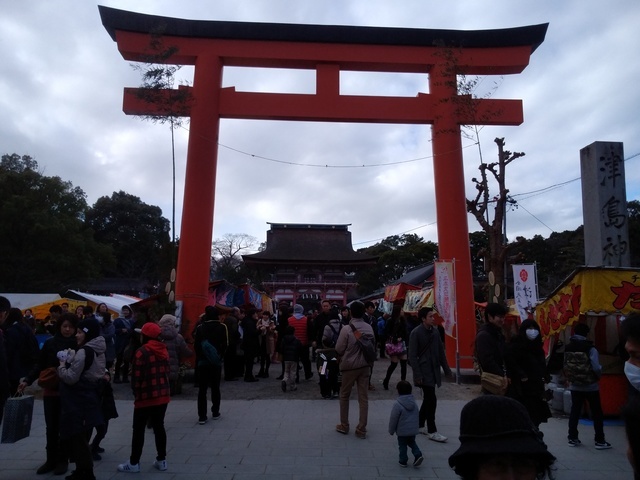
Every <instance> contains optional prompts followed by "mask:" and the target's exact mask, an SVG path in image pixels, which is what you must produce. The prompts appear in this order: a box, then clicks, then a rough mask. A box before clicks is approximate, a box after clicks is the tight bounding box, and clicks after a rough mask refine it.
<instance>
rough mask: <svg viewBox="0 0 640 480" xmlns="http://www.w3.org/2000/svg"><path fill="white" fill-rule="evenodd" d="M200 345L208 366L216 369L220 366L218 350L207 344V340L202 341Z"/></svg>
mask: <svg viewBox="0 0 640 480" xmlns="http://www.w3.org/2000/svg"><path fill="white" fill-rule="evenodd" d="M200 345H201V346H202V353H203V355H204V358H205V360H206V361H207V362H208V363H209V364H210V365H215V366H216V367H219V366H220V365H222V359H221V358H220V354H219V353H218V350H217V349H216V347H214V346H213V345H212V344H211V343H210V342H209V340H203V341H202V343H201V344H200Z"/></svg>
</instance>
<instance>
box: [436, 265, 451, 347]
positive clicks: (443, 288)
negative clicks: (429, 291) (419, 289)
mask: <svg viewBox="0 0 640 480" xmlns="http://www.w3.org/2000/svg"><path fill="white" fill-rule="evenodd" d="M434 266H435V285H434V290H435V305H436V310H438V313H439V314H440V316H441V317H442V319H443V320H444V324H443V327H444V331H445V333H446V334H447V335H449V336H450V337H452V336H453V327H454V325H455V324H456V309H455V305H456V290H455V285H454V283H455V282H454V275H453V262H444V261H440V262H435V263H434Z"/></svg>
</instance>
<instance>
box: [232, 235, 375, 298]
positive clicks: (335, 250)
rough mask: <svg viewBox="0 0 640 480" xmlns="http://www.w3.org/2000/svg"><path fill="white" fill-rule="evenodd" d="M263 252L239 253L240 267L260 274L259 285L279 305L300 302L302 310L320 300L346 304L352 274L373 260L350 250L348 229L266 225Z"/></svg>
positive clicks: (371, 263)
mask: <svg viewBox="0 0 640 480" xmlns="http://www.w3.org/2000/svg"><path fill="white" fill-rule="evenodd" d="M269 225H271V229H270V230H268V231H267V248H266V249H265V250H264V251H262V252H258V253H254V254H251V255H243V256H242V258H243V260H244V262H245V264H246V265H247V266H248V267H250V268H254V269H258V270H260V271H262V272H263V273H265V274H266V275H265V280H264V281H263V283H262V285H263V287H264V288H265V289H266V291H267V294H268V295H269V296H271V298H272V299H273V300H275V301H277V302H278V303H280V302H287V303H291V304H294V303H299V304H301V305H303V306H304V307H305V311H306V310H308V309H311V308H317V307H318V305H319V304H320V302H321V301H322V300H329V301H330V302H331V303H336V304H339V305H345V304H346V303H347V293H348V292H349V290H350V289H352V288H354V287H356V285H357V283H356V280H355V275H356V272H357V271H359V270H361V269H365V268H368V267H372V266H373V265H375V263H376V261H377V260H378V257H375V256H371V255H366V254H364V253H359V252H355V251H354V250H353V246H352V244H351V232H350V231H349V229H348V227H349V224H347V225H314V224H298V223H294V224H291V223H286V224H285V223H269Z"/></svg>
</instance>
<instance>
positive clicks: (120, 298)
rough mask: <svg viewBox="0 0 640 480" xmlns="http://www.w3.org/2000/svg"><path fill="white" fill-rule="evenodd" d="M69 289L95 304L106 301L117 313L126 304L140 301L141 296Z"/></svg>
mask: <svg viewBox="0 0 640 480" xmlns="http://www.w3.org/2000/svg"><path fill="white" fill-rule="evenodd" d="M69 291H70V292H72V293H73V294H75V295H78V296H79V297H82V298H84V299H85V300H88V301H90V302H93V303H95V304H100V303H105V304H106V305H107V308H108V309H109V310H111V311H112V312H116V313H120V310H121V309H122V307H124V306H125V305H131V304H134V303H136V302H139V301H140V299H139V298H136V297H130V296H128V295H120V294H116V293H114V294H113V295H94V294H92V293H84V292H79V291H77V290H69Z"/></svg>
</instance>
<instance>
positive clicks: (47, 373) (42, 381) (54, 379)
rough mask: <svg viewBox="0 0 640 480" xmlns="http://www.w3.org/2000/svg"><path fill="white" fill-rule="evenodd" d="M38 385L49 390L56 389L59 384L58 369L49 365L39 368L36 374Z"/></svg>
mask: <svg viewBox="0 0 640 480" xmlns="http://www.w3.org/2000/svg"><path fill="white" fill-rule="evenodd" d="M38 385H40V386H41V387H42V388H47V389H49V390H57V389H58V386H59V385H60V377H58V369H57V368H56V367H49V368H45V369H43V370H41V371H40V375H39V376H38Z"/></svg>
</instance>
